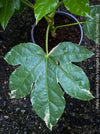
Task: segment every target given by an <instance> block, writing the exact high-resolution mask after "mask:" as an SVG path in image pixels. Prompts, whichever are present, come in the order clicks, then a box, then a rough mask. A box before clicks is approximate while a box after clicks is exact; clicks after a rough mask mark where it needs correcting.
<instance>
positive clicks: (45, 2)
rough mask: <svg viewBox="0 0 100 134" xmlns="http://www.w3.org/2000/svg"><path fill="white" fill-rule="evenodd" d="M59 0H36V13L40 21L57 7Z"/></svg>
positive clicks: (37, 19) (37, 20)
mask: <svg viewBox="0 0 100 134" xmlns="http://www.w3.org/2000/svg"><path fill="white" fill-rule="evenodd" d="M58 2H59V0H36V3H35V5H34V13H35V17H36V22H37V23H38V22H39V20H41V19H42V18H43V17H44V16H45V15H46V14H48V13H50V12H52V11H53V10H55V9H56V6H57V3H58Z"/></svg>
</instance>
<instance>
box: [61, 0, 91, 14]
mask: <svg viewBox="0 0 100 134" xmlns="http://www.w3.org/2000/svg"><path fill="white" fill-rule="evenodd" d="M63 2H64V5H65V7H66V8H67V9H68V10H69V11H70V12H71V13H73V14H76V15H80V16H90V8H89V1H88V0H73V1H72V0H63Z"/></svg>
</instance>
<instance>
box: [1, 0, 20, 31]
mask: <svg viewBox="0 0 100 134" xmlns="http://www.w3.org/2000/svg"><path fill="white" fill-rule="evenodd" d="M19 8H20V0H0V23H1V25H2V27H3V29H5V28H6V25H7V24H8V21H9V19H10V18H11V16H12V15H13V13H14V12H15V9H19Z"/></svg>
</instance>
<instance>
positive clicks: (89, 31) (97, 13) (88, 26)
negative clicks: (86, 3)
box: [83, 5, 100, 44]
mask: <svg viewBox="0 0 100 134" xmlns="http://www.w3.org/2000/svg"><path fill="white" fill-rule="evenodd" d="M90 12H91V18H88V17H87V18H86V21H87V23H84V25H83V29H84V33H85V35H86V36H87V37H88V38H90V39H91V40H94V41H95V42H96V43H97V44H100V5H96V6H91V7H90Z"/></svg>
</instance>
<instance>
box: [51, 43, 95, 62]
mask: <svg viewBox="0 0 100 134" xmlns="http://www.w3.org/2000/svg"><path fill="white" fill-rule="evenodd" d="M50 55H52V56H53V57H54V58H55V59H56V60H58V61H59V60H60V61H63V62H80V61H83V60H85V59H87V58H89V57H91V56H92V55H94V54H93V53H92V52H91V51H89V50H88V49H86V48H84V47H83V46H80V45H77V44H74V43H71V42H62V43H59V45H58V46H57V47H56V48H54V49H53V50H52V51H51V52H50Z"/></svg>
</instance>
